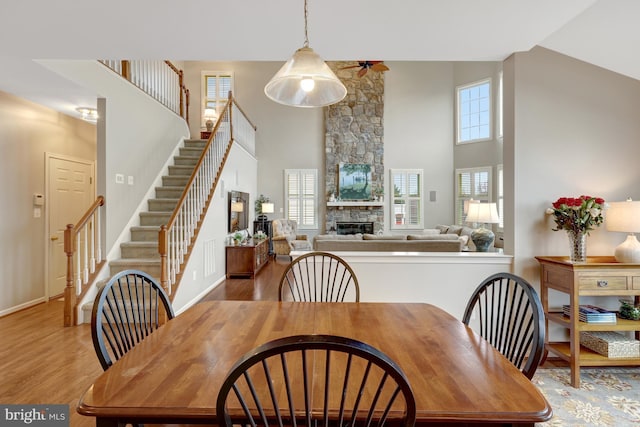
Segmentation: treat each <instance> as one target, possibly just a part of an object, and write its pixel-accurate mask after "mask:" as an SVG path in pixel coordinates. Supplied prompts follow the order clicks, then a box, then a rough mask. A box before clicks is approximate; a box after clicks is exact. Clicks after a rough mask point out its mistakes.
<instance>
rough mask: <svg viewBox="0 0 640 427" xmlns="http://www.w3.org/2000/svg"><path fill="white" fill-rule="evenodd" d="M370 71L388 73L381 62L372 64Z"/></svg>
mask: <svg viewBox="0 0 640 427" xmlns="http://www.w3.org/2000/svg"><path fill="white" fill-rule="evenodd" d="M371 69H372V70H373V71H389V67H387V66H386V65H384V64H382V61H380V62H379V63H377V64H373V65H372V66H371Z"/></svg>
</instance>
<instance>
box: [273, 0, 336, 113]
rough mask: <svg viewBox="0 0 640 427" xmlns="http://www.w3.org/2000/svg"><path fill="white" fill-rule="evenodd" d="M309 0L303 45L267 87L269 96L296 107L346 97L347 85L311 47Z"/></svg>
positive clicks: (320, 103) (326, 102) (316, 105)
mask: <svg viewBox="0 0 640 427" xmlns="http://www.w3.org/2000/svg"><path fill="white" fill-rule="evenodd" d="M307 15H308V13H307V0H304V45H303V47H301V48H300V49H298V50H296V52H295V53H294V54H293V56H292V57H291V58H290V59H289V60H288V61H287V62H286V63H285V64H284V65H283V66H282V68H280V70H279V71H278V72H277V73H276V75H275V76H273V78H272V79H271V80H270V81H269V83H267V85H266V86H265V87H264V93H265V94H266V95H267V97H269V99H271V100H273V101H275V102H278V103H280V104H284V105H290V106H293V107H324V106H327V105H331V104H335V103H336V102H339V101H341V100H342V99H344V97H345V96H347V88H346V87H345V86H344V85H343V84H342V82H341V81H340V79H338V77H337V76H336V75H335V74H334V73H333V71H331V68H329V66H328V65H327V64H326V63H325V62H324V61H323V60H322V58H320V56H318V54H317V53H315V52H314V51H313V49H311V48H310V47H309V36H308V34H307Z"/></svg>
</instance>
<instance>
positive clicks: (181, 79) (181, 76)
mask: <svg viewBox="0 0 640 427" xmlns="http://www.w3.org/2000/svg"><path fill="white" fill-rule="evenodd" d="M183 84H184V72H183V71H182V70H180V72H179V73H178V91H180V117H183V118H184V100H183V96H182V86H183Z"/></svg>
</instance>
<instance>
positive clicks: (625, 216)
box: [604, 200, 640, 233]
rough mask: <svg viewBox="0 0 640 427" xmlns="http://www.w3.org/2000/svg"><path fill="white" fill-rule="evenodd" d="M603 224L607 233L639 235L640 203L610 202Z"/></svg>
mask: <svg viewBox="0 0 640 427" xmlns="http://www.w3.org/2000/svg"><path fill="white" fill-rule="evenodd" d="M604 224H605V226H606V227H607V230H609V231H621V232H624V233H640V202H634V201H631V200H629V201H626V202H610V203H609V209H607V211H606V218H605V221H604Z"/></svg>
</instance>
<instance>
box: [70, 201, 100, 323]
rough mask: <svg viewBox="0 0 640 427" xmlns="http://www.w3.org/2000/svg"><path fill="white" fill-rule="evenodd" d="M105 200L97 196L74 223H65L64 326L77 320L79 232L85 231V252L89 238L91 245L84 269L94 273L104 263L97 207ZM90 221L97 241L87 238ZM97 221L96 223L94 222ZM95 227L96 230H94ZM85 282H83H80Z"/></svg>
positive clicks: (86, 251)
mask: <svg viewBox="0 0 640 427" xmlns="http://www.w3.org/2000/svg"><path fill="white" fill-rule="evenodd" d="M104 204H105V200H104V197H103V196H98V198H97V199H96V200H95V201H94V202H93V203H92V204H91V206H90V207H89V209H87V211H86V212H85V214H84V215H83V216H82V218H80V220H79V221H78V222H77V223H76V224H75V225H74V224H67V228H66V229H65V230H64V252H65V254H66V255H67V284H66V286H65V288H64V326H73V325H76V324H77V322H78V316H77V310H76V308H77V307H76V306H77V301H78V295H79V294H80V292H81V290H82V286H80V289H78V286H76V279H77V278H76V275H79V271H80V261H79V256H80V255H79V254H78V253H77V251H78V247H77V246H78V235H79V233H80V232H84V233H85V241H84V246H85V254H88V250H89V249H88V248H87V246H88V245H89V242H88V241H87V240H91V243H92V247H91V251H92V258H91V261H89V260H88V256H86V257H85V262H87V265H85V269H86V270H87V271H88V270H91V273H92V274H94V273H95V272H96V267H97V266H101V265H102V264H104V260H103V259H102V254H101V249H100V245H101V242H100V241H101V239H100V230H99V228H100V221H99V219H100V216H99V211H98V209H99V208H100V207H101V206H104ZM90 221H93V230H92V231H93V232H94V233H96V236H97V239H96V240H97V242H96V241H95V240H94V239H93V238H91V239H88V238H87V226H88V225H89V224H90ZM96 223H97V224H96ZM96 229H97V230H96ZM95 250H97V252H98V255H97V257H96V256H95V252H94V251H95ZM74 258H75V259H76V261H77V264H78V265H77V268H76V269H75V271H74V263H73V261H74ZM86 279H87V280H84V281H81V285H82V284H85V285H86V284H87V283H86V282H89V278H88V277H87V278H86ZM82 282H85V283H82Z"/></svg>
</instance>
